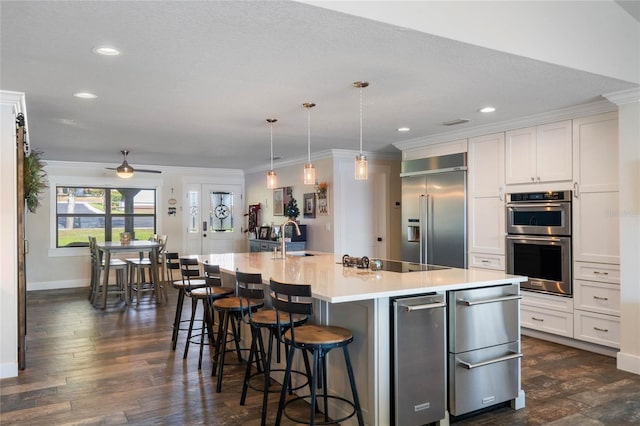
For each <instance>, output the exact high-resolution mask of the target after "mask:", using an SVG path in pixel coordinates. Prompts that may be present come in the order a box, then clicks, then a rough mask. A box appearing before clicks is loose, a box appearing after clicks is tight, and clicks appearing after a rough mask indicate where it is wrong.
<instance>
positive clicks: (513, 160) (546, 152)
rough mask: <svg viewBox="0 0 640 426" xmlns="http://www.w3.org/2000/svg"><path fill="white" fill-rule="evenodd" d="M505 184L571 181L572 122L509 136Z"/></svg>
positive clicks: (553, 124) (510, 133) (511, 133)
mask: <svg viewBox="0 0 640 426" xmlns="http://www.w3.org/2000/svg"><path fill="white" fill-rule="evenodd" d="M505 145H506V178H505V179H506V183H507V184H523V183H538V182H555V181H562V180H571V179H572V169H571V165H572V161H571V157H572V155H573V151H572V138H571V120H566V121H560V122H557V123H551V124H545V125H542V126H535V127H527V128H525V129H518V130H511V131H508V132H506V140H505Z"/></svg>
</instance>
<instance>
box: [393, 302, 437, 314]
mask: <svg viewBox="0 0 640 426" xmlns="http://www.w3.org/2000/svg"><path fill="white" fill-rule="evenodd" d="M400 306H402V307H403V308H404V311H405V312H413V311H422V310H424V309H435V308H443V307H445V306H447V304H446V303H444V302H436V303H425V304H424V305H400Z"/></svg>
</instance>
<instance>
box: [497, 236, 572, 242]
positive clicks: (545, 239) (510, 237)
mask: <svg viewBox="0 0 640 426" xmlns="http://www.w3.org/2000/svg"><path fill="white" fill-rule="evenodd" d="M565 238H566V237H565ZM507 240H529V241H550V242H560V241H562V238H559V237H535V236H530V235H507Z"/></svg>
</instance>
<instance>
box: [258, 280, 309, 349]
mask: <svg viewBox="0 0 640 426" xmlns="http://www.w3.org/2000/svg"><path fill="white" fill-rule="evenodd" d="M269 284H270V287H271V303H272V304H273V307H274V308H275V309H276V311H279V312H285V313H287V314H289V324H288V326H289V328H290V330H291V339H292V340H293V341H294V342H295V331H294V329H295V327H294V314H298V315H305V316H308V317H310V316H312V315H313V301H312V299H311V286H310V285H309V284H286V283H281V282H278V281H275V280H274V279H270V280H269ZM276 318H277V319H278V329H281V326H280V315H276ZM278 338H280V336H278Z"/></svg>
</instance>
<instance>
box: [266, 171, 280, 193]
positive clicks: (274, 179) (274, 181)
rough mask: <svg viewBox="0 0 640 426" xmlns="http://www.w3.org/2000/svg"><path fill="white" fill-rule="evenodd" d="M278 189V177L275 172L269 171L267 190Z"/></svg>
mask: <svg viewBox="0 0 640 426" xmlns="http://www.w3.org/2000/svg"><path fill="white" fill-rule="evenodd" d="M277 187H278V176H277V175H276V172H275V171H273V170H269V172H268V173H267V189H274V188H277Z"/></svg>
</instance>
